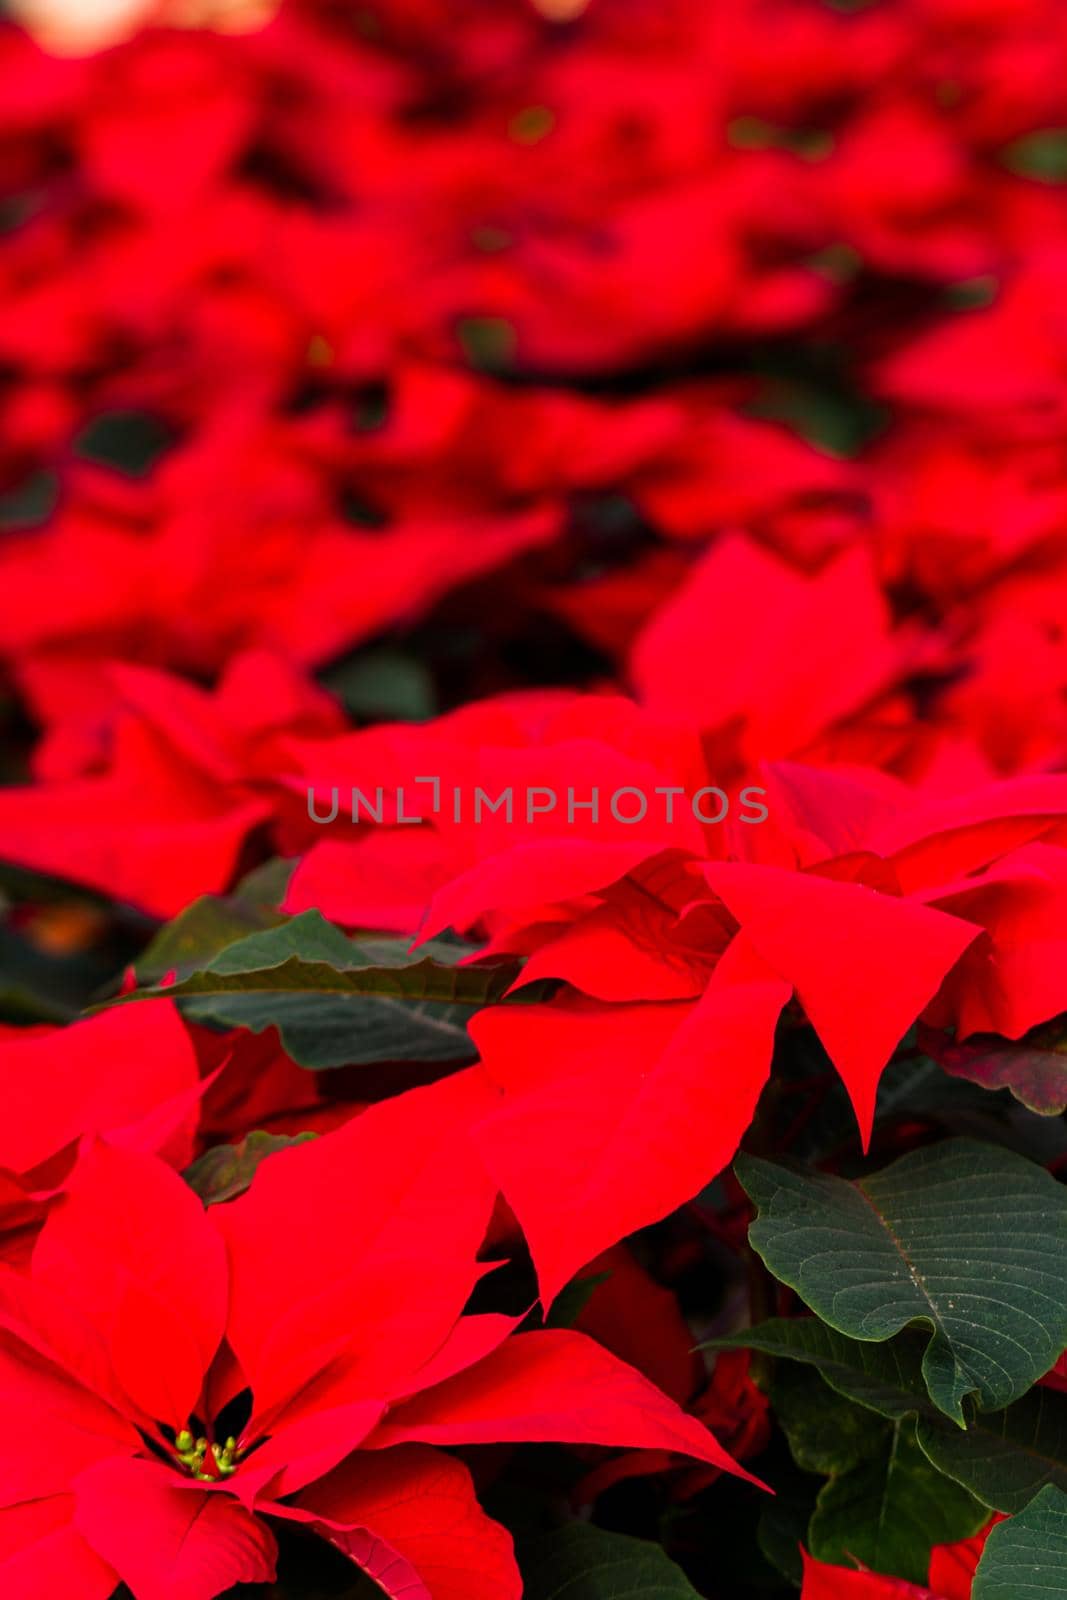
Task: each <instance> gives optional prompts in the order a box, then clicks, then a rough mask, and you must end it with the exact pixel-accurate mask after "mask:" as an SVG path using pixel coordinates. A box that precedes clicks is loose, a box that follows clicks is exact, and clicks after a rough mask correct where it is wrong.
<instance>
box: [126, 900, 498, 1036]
mask: <svg viewBox="0 0 1067 1600" xmlns="http://www.w3.org/2000/svg"><path fill="white" fill-rule="evenodd" d="M214 913H215V914H216V915H217V914H218V908H217V907H215V908H214ZM466 949H467V947H466V946H463V945H456V944H452V943H446V942H444V941H442V940H437V941H435V942H434V943H433V944H428V945H425V946H424V947H423V953H422V954H421V955H420V956H419V958H418V959H417V960H412V959H411V957H410V956H409V954H408V951H407V947H406V944H405V942H404V941H403V940H400V939H350V938H349V937H348V936H347V935H346V934H344V933H342V932H341V931H340V929H339V928H335V927H333V926H332V925H331V924H330V923H328V922H327V921H326V920H325V919H324V918H323V917H322V916H321V915H320V913H319V912H318V911H306V912H304V913H303V914H302V915H301V916H298V917H292V918H290V919H287V920H286V921H284V922H282V923H281V924H280V925H279V926H276V927H271V928H267V929H266V930H264V931H262V932H255V933H250V934H248V935H247V936H246V937H245V938H241V939H237V940H236V941H235V942H232V943H228V944H226V945H225V946H224V948H222V949H220V950H218V952H217V953H216V954H214V955H212V956H211V958H210V959H209V960H207V961H204V960H202V959H201V960H200V961H199V962H198V963H197V964H195V966H194V968H193V970H192V971H189V970H186V971H185V974H184V976H182V975H180V976H179V981H178V982H177V983H173V984H169V985H157V986H154V987H149V988H147V989H140V990H138V991H137V992H136V993H134V994H132V995H130V996H128V997H126V1003H128V1002H129V1001H136V1000H142V999H146V998H151V997H154V996H158V995H165V996H169V997H170V998H171V999H180V1000H183V1001H185V1002H186V1015H188V1016H190V1017H191V1018H192V1019H193V1020H194V1021H197V1022H209V1023H215V1024H218V1025H220V1026H223V1027H242V1028H249V1029H251V1030H252V1031H253V1032H254V1033H262V1032H263V1031H264V1029H266V1028H270V1027H276V1028H277V1029H278V1032H279V1034H280V1036H281V1040H282V1043H283V1045H284V1046H285V1049H286V1050H287V1051H288V1053H289V1054H290V1055H291V1056H292V1057H293V1059H294V1061H298V1062H300V1063H301V1064H302V1065H303V1066H306V1067H337V1066H344V1065H348V1064H353V1065H365V1064H367V1063H370V1062H376V1061H422V1062H430V1061H458V1060H462V1059H463V1058H464V1057H466V1056H470V1055H472V1054H473V1046H472V1044H471V1041H470V1037H469V1035H468V1033H467V1023H468V1021H469V1020H470V1017H471V1016H472V1015H473V1013H474V1011H476V1010H477V1009H478V1008H480V1007H481V1006H485V1005H489V1004H492V1003H493V1002H494V1001H496V1000H499V999H501V998H502V996H503V993H504V991H505V989H506V988H507V987H508V985H509V984H510V982H511V981H512V980H513V978H514V977H515V975H516V972H517V970H518V969H517V965H516V963H514V962H512V961H506V960H505V961H490V962H480V963H477V964H475V965H473V966H457V965H456V962H457V960H458V959H459V957H460V956H462V955H463V954H465V953H466ZM168 953H170V954H173V953H174V952H173V948H171V950H170V951H169V952H168ZM154 959H156V960H158V951H157V952H156V954H155V957H154ZM120 1003H121V1002H120Z"/></svg>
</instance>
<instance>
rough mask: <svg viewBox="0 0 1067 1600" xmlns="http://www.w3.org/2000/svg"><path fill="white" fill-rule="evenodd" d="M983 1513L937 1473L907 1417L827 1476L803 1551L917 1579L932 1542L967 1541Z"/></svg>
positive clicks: (983, 1518)
mask: <svg viewBox="0 0 1067 1600" xmlns="http://www.w3.org/2000/svg"><path fill="white" fill-rule="evenodd" d="M988 1518H989V1512H988V1510H987V1509H986V1507H985V1506H984V1505H983V1504H982V1503H981V1501H980V1500H977V1499H975V1497H974V1496H973V1495H971V1494H969V1493H968V1491H967V1490H966V1489H964V1488H963V1487H962V1486H961V1485H960V1484H958V1483H954V1482H953V1481H952V1480H951V1479H950V1478H946V1477H943V1476H942V1474H941V1473H940V1472H938V1470H937V1468H936V1467H935V1466H934V1465H933V1463H932V1462H931V1461H930V1459H929V1457H928V1456H927V1455H926V1454H925V1453H924V1452H923V1450H922V1449H921V1448H920V1447H919V1443H918V1441H917V1439H916V1437H915V1422H914V1420H913V1419H910V1418H907V1419H903V1420H901V1421H899V1422H895V1423H893V1424H892V1426H891V1428H890V1431H889V1433H888V1436H887V1437H886V1438H885V1439H884V1440H882V1441H881V1447H880V1448H879V1450H878V1452H877V1454H875V1455H872V1456H870V1457H869V1458H868V1459H867V1460H864V1461H861V1462H860V1464H859V1465H858V1466H855V1467H853V1468H852V1469H851V1470H850V1471H848V1472H843V1473H841V1474H839V1475H837V1476H834V1477H832V1478H831V1479H830V1481H829V1483H828V1484H827V1485H826V1487H825V1488H824V1489H823V1490H822V1491H821V1493H820V1495H819V1498H818V1501H817V1503H816V1507H815V1515H814V1516H813V1517H812V1519H811V1523H810V1525H809V1528H808V1548H809V1549H810V1551H811V1553H812V1555H813V1556H814V1557H815V1558H816V1559H817V1560H819V1561H828V1562H831V1563H835V1564H836V1565H838V1566H845V1565H847V1564H848V1563H849V1562H850V1560H851V1561H859V1562H861V1563H862V1564H863V1565H864V1566H866V1567H870V1568H871V1570H872V1571H873V1572H885V1573H889V1574H891V1575H893V1576H894V1577H898V1578H904V1579H906V1580H907V1581H908V1582H909V1583H923V1582H925V1579H926V1574H927V1571H928V1569H929V1565H930V1551H931V1550H932V1548H933V1547H934V1545H936V1544H953V1543H955V1541H956V1540H958V1539H969V1538H970V1537H971V1536H972V1535H973V1534H976V1533H977V1532H978V1531H979V1529H981V1528H983V1527H984V1526H985V1524H986V1522H987V1521H988Z"/></svg>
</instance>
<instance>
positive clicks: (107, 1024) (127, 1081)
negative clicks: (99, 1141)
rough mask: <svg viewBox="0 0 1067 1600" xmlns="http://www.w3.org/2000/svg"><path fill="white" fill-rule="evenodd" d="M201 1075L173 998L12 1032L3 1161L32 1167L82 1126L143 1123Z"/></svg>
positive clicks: (2, 1062)
mask: <svg viewBox="0 0 1067 1600" xmlns="http://www.w3.org/2000/svg"><path fill="white" fill-rule="evenodd" d="M198 1082H199V1078H198V1074H197V1066H196V1055H195V1052H194V1050H193V1046H192V1043H191V1041H190V1038H189V1035H188V1033H187V1032H186V1030H185V1028H184V1026H183V1024H182V1021H181V1018H180V1017H179V1016H178V1013H177V1011H176V1009H175V1007H174V1006H173V1005H172V1004H171V1002H170V1001H169V1000H154V1001H146V1002H145V1003H144V1004H143V1005H137V1006H124V1007H119V1008H117V1009H116V1010H113V1011H104V1012H102V1013H101V1014H100V1015H99V1016H95V1017H88V1018H86V1019H85V1020H84V1021H81V1022H75V1023H73V1024H72V1025H71V1026H70V1027H69V1028H46V1029H43V1030H38V1029H33V1030H31V1031H29V1032H26V1031H24V1030H23V1031H20V1032H10V1033H8V1032H5V1033H4V1034H3V1035H2V1036H0V1094H2V1096H3V1102H4V1117H3V1122H2V1124H0V1167H7V1168H8V1169H9V1170H10V1171H12V1172H26V1171H27V1170H28V1169H29V1168H31V1167H35V1166H37V1165H38V1163H39V1162H42V1161H45V1160H47V1158H48V1157H49V1156H52V1155H55V1154H56V1152H57V1151H60V1150H63V1149H64V1148H65V1147H66V1146H67V1145H69V1144H72V1143H73V1142H74V1141H75V1140H76V1139H79V1138H80V1137H81V1136H82V1134H85V1133H106V1132H107V1131H108V1130H109V1129H112V1128H125V1127H128V1126H129V1125H130V1124H133V1123H137V1122H140V1120H141V1119H143V1118H145V1117H147V1116H148V1115H149V1114H150V1113H152V1112H154V1111H155V1110H156V1109H157V1108H158V1107H160V1106H162V1105H164V1104H166V1103H167V1102H169V1101H171V1100H173V1099H174V1098H175V1097H176V1096H179V1095H182V1094H184V1093H186V1092H188V1091H194V1090H196V1088H197V1085H198ZM185 1159H188V1157H185Z"/></svg>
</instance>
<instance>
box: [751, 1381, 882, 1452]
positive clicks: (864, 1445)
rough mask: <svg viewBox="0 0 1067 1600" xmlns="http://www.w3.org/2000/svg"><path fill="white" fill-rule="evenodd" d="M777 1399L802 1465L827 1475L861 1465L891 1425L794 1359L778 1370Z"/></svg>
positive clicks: (777, 1412) (775, 1407)
mask: <svg viewBox="0 0 1067 1600" xmlns="http://www.w3.org/2000/svg"><path fill="white" fill-rule="evenodd" d="M771 1405H772V1407H773V1410H774V1415H775V1417H776V1418H777V1420H778V1423H779V1426H780V1427H781V1428H782V1430H783V1432H784V1433H785V1436H786V1438H787V1439H788V1440H789V1449H790V1451H791V1452H792V1456H793V1460H794V1461H795V1462H796V1464H797V1466H798V1467H800V1469H801V1471H803V1472H817V1473H819V1474H820V1475H821V1476H822V1477H829V1476H830V1474H831V1473H840V1472H848V1471H850V1470H851V1469H852V1468H853V1467H856V1466H858V1465H859V1464H860V1462H861V1461H863V1460H865V1459H866V1458H867V1457H868V1456H870V1454H871V1451H872V1449H873V1448H876V1447H877V1443H878V1440H879V1438H880V1436H882V1435H883V1434H884V1435H887V1436H888V1433H889V1429H890V1426H891V1425H890V1424H889V1423H888V1422H884V1421H881V1420H879V1419H878V1418H875V1417H872V1416H871V1414H870V1412H869V1411H868V1410H867V1409H866V1408H865V1407H864V1406H860V1405H856V1404H855V1402H854V1401H852V1400H847V1399H846V1398H845V1396H844V1395H843V1394H841V1393H840V1391H838V1390H835V1389H831V1388H829V1387H828V1386H827V1385H826V1384H825V1383H822V1382H820V1381H819V1379H818V1378H813V1377H812V1375H811V1374H810V1373H808V1372H805V1371H804V1370H803V1368H802V1367H800V1366H799V1365H798V1364H797V1363H796V1362H793V1361H790V1362H786V1363H784V1364H783V1365H782V1366H780V1367H778V1369H777V1371H776V1372H775V1374H774V1382H773V1383H772V1385H771Z"/></svg>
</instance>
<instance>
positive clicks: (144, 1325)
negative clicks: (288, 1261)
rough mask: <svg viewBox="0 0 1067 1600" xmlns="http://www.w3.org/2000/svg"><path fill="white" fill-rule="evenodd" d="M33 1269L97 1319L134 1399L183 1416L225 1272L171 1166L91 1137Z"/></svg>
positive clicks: (222, 1302) (157, 1415)
mask: <svg viewBox="0 0 1067 1600" xmlns="http://www.w3.org/2000/svg"><path fill="white" fill-rule="evenodd" d="M33 1276H34V1279H35V1280H36V1281H37V1282H39V1283H41V1284H44V1285H46V1286H50V1287H51V1288H53V1289H54V1290H55V1291H56V1292H57V1293H61V1294H64V1295H66V1296H68V1297H69V1298H70V1299H71V1300H72V1301H74V1302H75V1303H76V1304H77V1305H78V1306H79V1308H80V1310H81V1311H82V1313H83V1314H84V1316H85V1317H86V1318H87V1319H88V1320H90V1321H91V1322H92V1323H93V1324H94V1325H95V1326H96V1327H97V1328H98V1329H99V1331H100V1333H101V1334H102V1335H103V1337H104V1339H105V1341H106V1342H107V1343H108V1345H109V1346H110V1349H111V1352H112V1358H113V1360H114V1364H115V1371H116V1375H117V1377H118V1379H119V1381H120V1383H121V1384H122V1386H123V1388H124V1389H125V1390H126V1393H127V1394H128V1395H129V1397H130V1399H131V1400H132V1401H133V1402H134V1404H135V1405H137V1406H139V1407H140V1408H141V1410H142V1411H143V1412H145V1413H146V1414H147V1416H148V1417H150V1418H154V1419H155V1420H157V1421H161V1422H167V1423H169V1424H170V1425H171V1426H173V1427H176V1428H182V1427H184V1426H185V1424H186V1421H187V1420H188V1417H189V1414H190V1412H191V1411H192V1410H193V1409H194V1407H195V1405H196V1402H197V1399H198V1397H199V1394H200V1389H201V1386H202V1384H203V1379H204V1374H205V1372H206V1371H207V1368H208V1365H209V1363H210V1361H211V1359H212V1357H213V1355H214V1354H215V1351H216V1349H217V1348H218V1345H219V1342H220V1340H221V1338H222V1334H223V1330H224V1328H225V1323H226V1294H227V1284H226V1257H225V1251H224V1250H223V1248H222V1244H221V1241H220V1240H219V1238H218V1235H217V1234H216V1233H215V1232H214V1231H213V1230H212V1229H211V1228H210V1227H209V1226H208V1224H207V1221H206V1219H205V1216H204V1209H203V1206H202V1205H201V1203H200V1201H199V1199H198V1198H197V1196H196V1195H195V1194H194V1193H193V1191H192V1190H191V1189H190V1188H188V1187H187V1185H186V1184H184V1183H183V1182H182V1180H181V1179H180V1178H179V1177H178V1176H177V1174H176V1173H174V1172H172V1171H171V1170H170V1168H169V1167H167V1166H165V1165H164V1164H163V1162H161V1161H158V1160H156V1158H155V1157H153V1156H145V1155H140V1154H137V1153H134V1152H131V1151H128V1150H116V1149H113V1148H111V1147H110V1146H109V1145H106V1144H101V1143H97V1144H94V1145H92V1146H90V1147H89V1148H88V1149H87V1150H86V1151H85V1152H84V1154H83V1155H82V1158H81V1160H80V1161H79V1163H78V1165H77V1167H76V1168H75V1170H74V1172H73V1173H72V1175H71V1178H70V1182H69V1184H68V1187H67V1193H66V1195H65V1196H64V1199H63V1201H62V1203H61V1204H60V1205H59V1206H58V1207H57V1208H56V1209H55V1210H54V1211H53V1212H52V1213H51V1215H50V1216H49V1218H48V1220H47V1222H46V1223H45V1226H44V1228H43V1229H42V1231H41V1236H40V1238H39V1239H38V1241H37V1245H36V1247H35V1249H34V1253H33Z"/></svg>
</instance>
